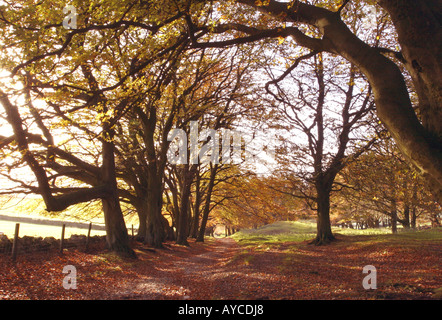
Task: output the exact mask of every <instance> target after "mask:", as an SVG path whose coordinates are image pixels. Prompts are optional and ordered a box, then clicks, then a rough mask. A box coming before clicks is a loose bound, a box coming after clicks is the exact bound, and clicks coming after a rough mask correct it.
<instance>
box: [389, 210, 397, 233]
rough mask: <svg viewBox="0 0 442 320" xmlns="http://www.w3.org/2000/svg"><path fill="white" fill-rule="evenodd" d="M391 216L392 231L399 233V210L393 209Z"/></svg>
mask: <svg viewBox="0 0 442 320" xmlns="http://www.w3.org/2000/svg"><path fill="white" fill-rule="evenodd" d="M390 217H391V232H392V233H393V234H396V233H397V211H396V210H393V211H392V212H391V213H390Z"/></svg>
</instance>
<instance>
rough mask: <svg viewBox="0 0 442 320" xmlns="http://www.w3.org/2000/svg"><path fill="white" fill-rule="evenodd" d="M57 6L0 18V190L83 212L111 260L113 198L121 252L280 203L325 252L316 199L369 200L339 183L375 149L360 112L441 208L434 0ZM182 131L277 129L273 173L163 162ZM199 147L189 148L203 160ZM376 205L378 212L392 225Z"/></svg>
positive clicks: (199, 233)
mask: <svg viewBox="0 0 442 320" xmlns="http://www.w3.org/2000/svg"><path fill="white" fill-rule="evenodd" d="M64 5H65V3H64V2H63V1H51V2H50V3H49V2H46V1H43V2H39V3H34V2H33V1H31V0H21V1H10V2H6V5H3V6H2V7H1V9H0V13H1V14H0V24H1V26H0V27H1V31H0V32H1V38H2V42H1V46H2V51H1V57H0V58H1V65H0V67H1V69H2V70H5V71H7V72H8V75H9V77H8V80H7V81H4V82H3V83H2V88H1V90H0V103H1V104H2V106H3V108H4V110H5V116H4V117H3V118H4V120H6V121H7V122H8V124H9V126H10V128H11V130H10V132H9V134H5V135H4V136H2V137H0V145H1V153H2V154H1V156H2V159H4V160H3V161H2V166H3V168H2V174H3V175H4V176H6V177H7V178H8V179H9V180H11V181H13V182H14V185H13V187H12V188H11V190H6V191H5V192H27V193H29V192H30V193H37V194H40V195H41V196H42V198H43V200H44V202H45V204H46V207H47V210H49V211H62V210H64V209H66V208H67V207H69V206H71V205H73V204H78V203H83V202H88V201H92V200H96V199H99V200H100V201H101V203H102V210H103V214H104V219H105V223H106V228H107V230H106V231H107V242H108V245H109V247H110V248H112V249H113V250H115V251H117V252H120V253H123V254H127V255H133V251H132V249H131V248H130V245H129V241H128V236H127V231H126V227H125V223H124V216H123V211H122V209H121V203H123V202H124V203H128V204H129V205H130V206H131V207H133V208H134V210H135V211H136V212H137V215H138V217H139V221H140V226H139V235H138V237H139V239H141V240H143V241H145V242H146V243H148V244H150V245H152V246H155V247H161V246H162V243H163V242H164V241H165V240H166V239H167V238H172V237H173V238H175V239H176V241H177V243H180V244H187V238H188V236H189V235H191V236H194V237H197V238H198V239H199V240H203V235H204V230H205V226H206V224H207V221H208V220H209V214H210V212H213V210H214V209H217V213H218V215H219V216H220V219H223V221H224V222H225V223H228V224H229V223H230V224H236V225H240V224H243V225H247V224H250V222H251V220H253V219H255V220H258V221H262V222H269V220H271V219H280V218H282V217H289V216H290V215H291V213H292V212H296V208H302V207H303V204H301V203H300V202H299V201H297V199H302V200H304V201H305V203H306V204H307V205H308V206H309V207H310V208H311V209H314V210H316V212H317V220H318V232H317V237H316V239H315V241H314V242H315V243H316V244H323V243H327V242H329V241H332V240H333V239H334V237H333V234H332V232H331V223H330V208H331V194H332V193H333V191H336V190H340V189H341V188H343V189H351V188H353V189H354V190H358V191H361V192H364V193H363V196H361V197H363V198H364V199H365V200H366V199H367V197H370V196H371V195H370V193H369V192H372V193H375V194H376V195H375V196H373V197H371V198H372V199H375V198H378V199H379V198H380V194H381V193H383V191H384V189H382V190H381V189H376V188H377V187H378V186H379V185H378V184H376V183H373V185H370V184H369V183H367V184H364V183H363V182H361V181H360V180H357V179H359V178H360V179H362V180H363V181H365V179H367V178H366V177H363V176H358V175H355V174H354V171H357V168H358V167H357V166H358V165H359V166H362V165H363V164H362V163H363V161H365V160H367V157H365V158H361V157H362V156H363V155H364V152H366V151H368V150H370V149H373V148H376V147H377V148H381V147H378V145H381V144H382V143H383V142H382V141H383V138H384V136H385V133H384V129H383V126H382V125H381V123H378V119H377V117H379V119H380V120H381V122H382V124H383V125H384V126H385V127H386V129H387V130H388V132H389V134H390V135H391V136H392V137H393V139H394V141H395V143H396V146H397V148H398V150H399V151H400V152H401V155H402V157H403V158H404V159H406V161H407V163H409V164H412V165H413V166H414V167H415V168H417V170H418V171H419V172H420V175H422V176H423V177H424V180H425V184H427V185H428V184H429V185H430V186H431V188H432V189H431V190H432V191H433V194H434V196H435V199H436V200H437V201H438V202H439V203H440V202H441V190H442V188H441V185H442V183H441V181H442V179H441V168H442V165H441V164H442V156H441V143H440V139H441V131H440V130H441V127H440V123H442V122H441V121H440V120H441V117H440V107H439V106H440V83H441V81H440V78H441V75H440V62H439V61H438V59H437V57H438V52H439V51H438V50H440V48H439V47H438V46H437V45H435V43H436V44H437V43H442V42H441V41H437V39H438V37H439V38H440V36H441V34H440V28H438V26H439V22H438V19H437V12H439V11H438V10H440V5H439V4H438V2H437V1H436V0H435V1H423V0H422V1H411V0H410V1H405V2H404V3H403V4H402V5H401V6H399V5H398V4H397V1H387V0H384V1H378V2H377V3H375V2H374V1H369V0H367V1H358V2H353V1H340V2H338V1H305V2H301V1H291V2H279V1H273V0H270V1H254V0H250V1H249V0H239V1H223V2H218V1H200V0H186V1H156V0H152V1H118V2H117V1H113V0H106V1H88V2H80V1H73V6H74V7H75V8H76V13H77V16H76V17H77V28H76V29H66V28H64V27H63V24H62V20H63V19H64V18H65V16H64V13H63V7H64ZM367 7H369V8H376V11H375V12H376V13H373V11H369V10H368V11H367V10H364V9H366V8H367ZM404 16H405V17H407V19H402V18H401V17H404ZM367 18H368V19H369V20H370V21H371V23H369V24H367V22H366V21H367ZM422 21H425V23H422ZM396 35H397V40H396ZM433 38H435V39H433ZM430 39H432V40H431V41H430ZM399 46H400V48H399ZM399 50H400V51H399ZM409 91H411V92H413V93H412V94H410V93H409ZM375 112H376V114H375ZM192 121H198V124H199V126H200V128H210V129H212V130H214V131H218V130H221V129H222V128H224V129H230V130H233V129H237V128H245V127H249V126H250V127H252V129H249V130H248V131H249V134H250V135H251V136H253V133H254V132H256V131H257V130H269V129H274V130H277V131H278V132H279V135H280V138H281V140H282V141H281V146H280V148H279V152H277V160H278V161H277V163H278V164H277V165H274V166H273V167H272V169H273V170H275V168H277V170H276V171H277V172H278V177H275V178H274V179H272V178H269V177H265V178H257V177H256V176H253V175H251V174H250V170H248V169H249V168H247V167H246V166H238V165H230V164H228V163H222V164H219V163H216V162H211V163H202V162H201V161H200V162H197V163H195V162H193V161H190V160H191V157H194V156H195V154H194V153H193V152H194V151H195V150H190V149H187V148H186V150H188V152H185V154H184V159H186V160H187V161H184V162H185V163H181V164H177V163H170V162H168V161H167V160H168V155H170V154H171V153H172V155H173V154H174V153H175V155H176V153H177V152H178V153H179V152H180V149H176V148H174V143H176V141H175V142H174V141H173V140H174V139H173V137H171V136H170V133H171V132H172V130H173V129H176V128H178V129H181V130H183V131H184V132H185V133H186V134H187V136H188V137H189V136H190V135H192V129H191V123H192ZM261 125H265V126H261ZM209 136H211V137H212V138H209ZM212 139H214V135H213V131H212V132H211V133H210V132H209V133H205V134H201V135H200V139H199V147H200V148H202V149H204V150H209V151H208V152H207V153H206V156H207V155H209V156H213V154H214V149H213V148H212V149H210V148H205V147H207V146H209V145H210V144H211V145H212V146H214V144H213V141H212ZM229 142H230V138H229ZM267 143H268V141H267V142H264V144H267ZM229 150H230V149H229ZM230 151H231V152H234V151H235V150H230ZM210 152H212V153H210ZM395 152H396V151H395ZM201 156H203V155H202V154H201ZM387 157H388V158H389V159H392V158H391V157H392V155H388V156H387ZM358 159H360V160H358ZM368 159H369V160H370V161H373V162H372V164H371V165H376V164H379V159H378V158H376V157H375V156H372V157H369V158H368ZM401 159H402V158H401ZM358 161H361V162H358ZM352 166H353V167H352ZM25 167H26V168H28V169H30V170H31V171H32V176H29V174H26V175H23V172H29V171H23V170H22V168H25ZM377 168H379V170H382V169H381V167H380V166H379V165H378V166H377ZM387 170H391V172H393V174H392V176H393V177H392V179H398V178H397V176H396V174H395V171H394V170H392V169H391V168H390V169H387ZM409 170H411V169H409ZM381 175H382V173H379V175H377V176H378V177H379V176H381ZM374 176H376V175H374ZM266 179H269V180H266ZM405 180H406V182H405V181H404V182H403V183H404V184H407V186H408V184H410V185H411V182H409V181H408V180H407V179H405ZM367 181H368V180H367ZM397 183H399V182H397ZM246 186H249V189H247V188H246ZM263 186H266V187H263ZM261 187H262V189H261V190H262V192H261V190H260V189H259V188H261ZM413 188H414V189H413ZM413 188H412V189H413V190H419V191H421V189H422V187H421V185H416V186H415V187H413ZM367 189H368V190H367ZM407 190H408V189H407ZM263 193H265V195H263ZM386 193H387V194H388V191H387V192H386ZM417 193H418V192H417V191H416V192H414V193H413V192H411V193H410V197H408V198H407V199H414V198H418V197H420V195H419V196H418V195H417ZM390 196H391V194H390ZM349 197H355V195H354V194H352V195H349ZM393 198H394V197H393ZM396 199H397V198H396ZM354 201H355V200H354V198H352V199H350V198H349V200H348V201H347V202H348V203H351V202H354ZM392 201H393V200H392ZM392 201H390V200H388V199H387V197H385V199H383V200H381V201H380V202H382V203H383V204H384V205H387V206H388V207H389V210H384V209H383V212H386V211H387V212H389V214H390V215H391V217H394V212H397V208H399V206H398V201H397V200H394V201H396V207H394V204H393V202H394V201H393V202H392ZM358 203H359V202H358ZM360 203H361V205H362V202H360ZM401 203H405V202H404V201H401ZM412 203H414V202H413V201H411V200H410V201H409V203H408V205H407V208H408V209H407V212H413V204H412ZM433 203H434V200H433ZM364 205H365V204H364ZM395 208H396V209H395ZM373 210H374V209H373ZM404 211H405V209H404ZM165 213H167V214H165ZM166 217H167V219H166ZM250 217H252V218H250Z"/></svg>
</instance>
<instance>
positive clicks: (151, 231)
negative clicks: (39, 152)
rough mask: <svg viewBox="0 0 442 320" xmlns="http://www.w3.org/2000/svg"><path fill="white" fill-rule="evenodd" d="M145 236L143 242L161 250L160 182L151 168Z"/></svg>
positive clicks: (162, 239)
mask: <svg viewBox="0 0 442 320" xmlns="http://www.w3.org/2000/svg"><path fill="white" fill-rule="evenodd" d="M148 181H149V182H148V193H147V218H146V235H145V239H144V242H145V243H147V244H149V245H151V246H153V247H155V248H162V247H163V242H164V241H165V240H166V232H165V228H164V224H163V219H162V212H161V210H162V207H163V192H162V184H161V181H158V177H157V175H156V170H154V168H152V170H150V171H149V177H148Z"/></svg>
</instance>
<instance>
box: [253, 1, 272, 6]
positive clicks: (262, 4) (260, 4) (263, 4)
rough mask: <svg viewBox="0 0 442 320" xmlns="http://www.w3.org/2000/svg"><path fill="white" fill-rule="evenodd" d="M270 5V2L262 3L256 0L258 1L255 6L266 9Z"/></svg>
mask: <svg viewBox="0 0 442 320" xmlns="http://www.w3.org/2000/svg"><path fill="white" fill-rule="evenodd" d="M269 4H270V0H263V1H261V0H256V1H255V5H256V6H258V7H266V6H268V5H269Z"/></svg>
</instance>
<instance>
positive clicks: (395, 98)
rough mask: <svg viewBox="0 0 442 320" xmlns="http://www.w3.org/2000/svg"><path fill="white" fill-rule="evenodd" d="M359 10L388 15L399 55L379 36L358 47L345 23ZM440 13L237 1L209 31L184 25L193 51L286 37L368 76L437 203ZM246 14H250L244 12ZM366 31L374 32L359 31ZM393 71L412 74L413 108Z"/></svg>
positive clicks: (441, 185) (432, 8) (391, 1)
mask: <svg viewBox="0 0 442 320" xmlns="http://www.w3.org/2000/svg"><path fill="white" fill-rule="evenodd" d="M233 3H236V5H237V7H236V8H237V10H236V11H235V10H234V9H232V8H231V7H230V6H229V5H230V4H233ZM244 6H245V7H244ZM364 6H371V7H373V6H375V8H376V10H378V11H381V10H385V12H387V14H388V16H389V17H390V19H391V21H392V23H393V24H394V27H395V33H396V35H397V39H398V42H399V43H398V44H399V46H400V49H399V50H398V49H397V48H395V47H382V46H381V44H382V43H379V41H376V39H375V37H376V38H377V37H379V38H382V35H379V34H378V35H376V34H375V33H374V36H373V38H372V39H368V40H366V41H363V40H361V34H360V33H358V32H357V31H352V29H351V28H350V27H349V25H348V24H347V21H348V20H349V19H350V20H351V19H352V18H355V17H356V18H357V17H358V16H361V15H362V16H364V14H363V8H364ZM441 7H442V4H441V3H440V1H438V0H430V1H426V0H417V1H415V0H405V1H401V2H398V1H395V0H379V1H368V0H367V1H358V2H356V1H350V0H345V1H317V2H314V3H312V2H310V1H308V2H307V1H299V0H294V1H289V2H282V1H275V0H266V1H255V0H237V1H234V2H228V4H227V3H225V4H220V5H219V8H220V10H224V12H225V14H224V15H222V19H220V20H218V21H215V22H214V24H215V25H214V26H211V27H207V26H205V25H203V24H202V22H201V21H198V20H197V19H193V20H192V19H191V17H189V18H188V23H189V31H190V37H191V39H192V41H193V43H194V46H197V47H218V46H229V45H238V44H242V43H249V42H256V41H259V40H262V39H267V38H289V39H290V41H293V42H294V43H296V44H297V45H299V46H302V47H304V48H307V49H309V50H312V51H315V52H329V53H331V54H335V55H340V56H342V57H343V58H345V59H347V60H348V61H349V62H350V63H352V64H353V65H354V66H355V67H357V68H358V69H359V70H360V71H361V72H362V73H363V74H364V75H365V76H366V77H367V79H368V81H369V82H370V84H371V87H372V89H373V94H374V98H375V102H376V110H377V114H378V116H379V118H380V119H381V121H382V122H383V123H384V124H385V126H386V127H387V129H388V130H389V132H390V134H391V135H392V137H393V138H394V140H395V141H396V143H397V145H398V147H399V150H401V152H402V154H403V155H404V157H405V158H406V159H407V161H409V163H411V164H412V165H414V166H415V167H417V168H418V171H419V172H420V173H421V174H422V175H423V176H424V177H425V179H426V180H427V181H428V183H430V185H431V189H432V191H433V192H434V194H435V195H436V197H437V199H438V201H439V203H442V169H441V168H442V151H441V149H442V148H441V145H442V143H441V139H442V138H441V132H442V126H441V123H442V121H441V120H442V115H441V114H442V113H441V108H440V106H441V83H442V81H441V78H442V71H441V67H440V64H441V62H440V52H441V49H442V47H441V46H442V44H441V43H442V41H441V40H442V28H441V26H440V12H441ZM244 8H249V9H250V10H252V11H248V12H246V13H244ZM250 12H251V13H250ZM252 16H254V18H252ZM229 20H230V21H229ZM306 26H307V27H312V28H314V29H315V30H317V31H318V33H317V34H319V35H316V34H313V35H311V34H308V28H306ZM364 31H365V32H372V31H373V30H369V29H368V31H367V29H365V30H361V32H364ZM389 32H392V31H389ZM208 33H212V34H217V33H227V34H232V33H233V34H234V37H231V36H230V39H226V38H223V39H219V38H215V39H208V38H204V36H205V35H207V34H208ZM399 46H398V47H399ZM393 56H394V58H393ZM399 64H402V65H403V66H405V69H406V70H407V71H408V73H409V74H410V75H411V78H412V83H413V90H414V91H415V92H416V93H417V95H418V98H419V101H418V103H417V105H413V103H412V100H411V99H410V95H409V90H408V88H407V85H406V81H405V75H404V73H403V72H401V68H400V67H399Z"/></svg>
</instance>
